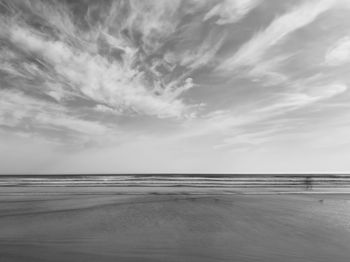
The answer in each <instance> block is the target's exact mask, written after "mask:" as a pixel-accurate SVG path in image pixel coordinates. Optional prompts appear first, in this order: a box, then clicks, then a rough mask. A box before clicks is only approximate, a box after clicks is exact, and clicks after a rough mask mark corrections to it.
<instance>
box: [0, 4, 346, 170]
mask: <svg viewBox="0 0 350 262" xmlns="http://www.w3.org/2000/svg"><path fill="white" fill-rule="evenodd" d="M349 16H350V0H284V1H280V0H116V1H112V0H103V1H102V0H101V1H100V0H99V1H94V0H76V1H68V0H65V1H54V0H42V1H41V0H0V159H1V160H0V173H2V174H7V173H30V174H33V173H124V172H128V173H129V172H137V173H144V172H146V173H150V172H152V173H158V172H179V173H193V172H204V173H215V172H216V173H268V172H273V173H276V172H283V173H294V172H322V173H325V172H350V161H349V159H350V104H349V99H350V91H349V84H350V74H349V69H350V19H349Z"/></svg>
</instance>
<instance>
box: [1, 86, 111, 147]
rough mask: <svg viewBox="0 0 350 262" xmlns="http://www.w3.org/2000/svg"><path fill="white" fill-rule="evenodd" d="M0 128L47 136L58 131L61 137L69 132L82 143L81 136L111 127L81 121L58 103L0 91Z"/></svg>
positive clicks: (104, 131) (108, 130)
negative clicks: (42, 133) (42, 132)
mask: <svg viewBox="0 0 350 262" xmlns="http://www.w3.org/2000/svg"><path fill="white" fill-rule="evenodd" d="M0 125H1V126H2V127H7V128H10V129H14V130H19V131H21V132H26V131H29V132H30V133H38V134H39V133H41V131H44V130H46V135H47V136H48V137H50V131H54V132H61V133H63V135H64V136H65V133H67V131H70V132H68V135H69V136H72V137H73V138H74V137H76V138H78V140H80V139H83V140H84V139H85V138H86V137H84V136H90V137H91V136H92V137H94V136H101V135H107V134H108V133H111V132H112V128H108V127H107V126H106V125H105V124H102V123H99V122H97V121H92V120H87V119H85V120H84V119H81V118H80V117H79V116H74V115H72V112H70V111H69V110H67V109H66V108H64V107H62V106H60V105H58V104H55V103H50V102H45V101H40V100H37V99H33V98H30V97H28V96H26V95H24V94H23V93H21V92H16V91H15V92H14V91H9V90H2V91H0ZM115 131H116V130H115ZM54 132H53V133H54ZM44 133H45V131H44ZM79 137H80V138H79Z"/></svg>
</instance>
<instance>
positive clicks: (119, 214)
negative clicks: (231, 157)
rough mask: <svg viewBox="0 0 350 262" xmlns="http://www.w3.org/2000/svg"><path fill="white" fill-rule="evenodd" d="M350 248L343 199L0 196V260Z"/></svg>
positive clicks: (282, 253)
mask: <svg viewBox="0 0 350 262" xmlns="http://www.w3.org/2000/svg"><path fill="white" fill-rule="evenodd" d="M349 243H350V197H349V195H323V194H319V195H298V194H296V195H274V194H271V195H268V194H266V195H238V194H237V195H215V194H208V195H205V194H201V195H186V194H181V193H177V194H169V195H167V194H146V193H145V194H140V195H117V194H114V193H104V194H100V195H97V194H94V195H89V194H88V193H86V194H81V193H79V194H76V193H73V192H71V193H69V192H65V193H64V194H50V193H47V192H46V193H45V194H34V193H32V194H23V193H20V194H13V195H11V194H7V195H6V194H2V195H1V196H0V261H1V262H22V261H23V262H40V261H48V262H51V261H52V262H62V261H67V262H73V261H74V262H79V261H82V262H83V261H84V262H89V261H91V262H104V261H118V262H138V261H140V262H141V261H142V262H147V261H152V262H157V261H159V262H160V261H161V262H168V261H169V262H175V261H191V262H197V261H198V262H206V261H266V262H273V261H285V262H291V261H293V262H294V261H308V262H310V261H325V262H329V261H335V262H337V261H339V262H343V261H350V249H349Z"/></svg>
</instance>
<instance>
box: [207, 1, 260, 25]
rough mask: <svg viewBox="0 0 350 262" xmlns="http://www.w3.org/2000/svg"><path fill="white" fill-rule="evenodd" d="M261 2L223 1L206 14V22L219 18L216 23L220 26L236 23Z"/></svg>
mask: <svg viewBox="0 0 350 262" xmlns="http://www.w3.org/2000/svg"><path fill="white" fill-rule="evenodd" d="M260 2H261V1H260V0H223V1H220V2H218V3H217V4H216V5H215V6H214V7H213V8H212V9H210V10H209V11H208V12H207V13H206V14H205V16H204V20H208V19H211V18H217V19H216V21H215V23H216V24H218V25H225V24H231V23H235V22H237V21H239V20H241V19H242V18H244V16H245V15H247V14H248V13H249V12H250V11H251V10H253V9H254V8H255V7H257V6H258V5H259V3H260Z"/></svg>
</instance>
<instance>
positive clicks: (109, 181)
mask: <svg viewBox="0 0 350 262" xmlns="http://www.w3.org/2000/svg"><path fill="white" fill-rule="evenodd" d="M0 186H3V187H4V186H6V187H11V186H16V187H36V186H38V187H46V186H47V187H61V186H64V187H212V188H275V187H279V188H300V189H312V188H339V187H341V188H349V189H350V175H337V176H334V175H333V176H306V175H305V176H302V175H298V176H292V175H283V176H282V175H281V176H273V175H272V176H259V175H256V176H252V175H250V176H243V175H242V176H217V177H215V176H213V177H208V176H203V177H200V176H190V175H189V176H185V175H184V176H181V175H175V176H172V175H162V176H155V175H151V176H149V175H148V176H147V175H145V176H144V175H127V176H121V175H116V176H113V175H71V176H69V175H64V176H62V177H60V176H57V175H56V176H3V177H0Z"/></svg>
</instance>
